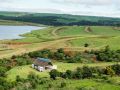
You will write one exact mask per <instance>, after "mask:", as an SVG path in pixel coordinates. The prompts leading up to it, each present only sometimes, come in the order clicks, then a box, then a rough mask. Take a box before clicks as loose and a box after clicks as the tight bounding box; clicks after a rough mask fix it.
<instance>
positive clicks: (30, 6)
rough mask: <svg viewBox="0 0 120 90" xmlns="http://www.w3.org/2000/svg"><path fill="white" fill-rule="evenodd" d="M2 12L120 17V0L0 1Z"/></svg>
mask: <svg viewBox="0 0 120 90" xmlns="http://www.w3.org/2000/svg"><path fill="white" fill-rule="evenodd" d="M0 11H24V12H38V13H58V14H73V15H90V16H107V17H120V0H0Z"/></svg>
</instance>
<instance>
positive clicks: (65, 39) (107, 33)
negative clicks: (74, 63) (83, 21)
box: [0, 26, 120, 58]
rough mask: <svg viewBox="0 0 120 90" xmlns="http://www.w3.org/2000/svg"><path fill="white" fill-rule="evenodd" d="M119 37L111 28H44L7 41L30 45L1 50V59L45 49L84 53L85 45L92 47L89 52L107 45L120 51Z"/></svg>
mask: <svg viewBox="0 0 120 90" xmlns="http://www.w3.org/2000/svg"><path fill="white" fill-rule="evenodd" d="M119 35H120V30H119V29H114V27H109V26H106V27H105V26H91V27H90V30H88V29H87V30H86V27H85V26H62V27H53V26H50V27H47V28H44V30H35V31H32V32H30V33H26V34H23V35H22V36H23V37H25V38H23V39H18V40H9V41H7V42H11V43H30V44H27V45H26V44H23V45H13V46H8V47H10V48H9V49H2V48H0V49H2V51H0V53H1V54H0V58H3V57H6V56H7V57H10V56H12V55H14V54H22V53H26V52H29V51H34V50H41V49H44V48H50V49H57V48H67V50H71V51H73V50H74V51H83V50H86V48H84V44H85V43H88V44H89V45H90V46H89V47H88V48H87V49H88V50H91V49H100V48H104V47H105V46H106V45H109V46H110V47H111V49H120V46H119V45H120V42H119V40H120V36H119ZM0 43H1V41H0ZM2 43H3V41H2ZM4 43H6V41H5V42H4ZM11 47H12V48H11ZM13 47H14V48H13Z"/></svg>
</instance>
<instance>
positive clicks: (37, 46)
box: [0, 36, 98, 58]
mask: <svg viewBox="0 0 120 90" xmlns="http://www.w3.org/2000/svg"><path fill="white" fill-rule="evenodd" d="M89 37H98V36H89ZM79 38H85V37H67V38H61V39H58V40H54V41H48V42H42V43H33V44H30V45H25V46H21V47H19V48H16V49H13V50H12V51H9V52H4V51H3V52H0V58H7V57H11V56H13V55H21V54H24V53H28V52H32V51H36V50H42V49H45V48H55V46H57V44H59V43H62V42H67V41H69V40H74V39H79Z"/></svg>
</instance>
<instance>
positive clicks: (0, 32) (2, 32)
mask: <svg viewBox="0 0 120 90" xmlns="http://www.w3.org/2000/svg"><path fill="white" fill-rule="evenodd" d="M43 28H44V27H36V26H2V25H0V40H3V39H20V38H22V37H20V36H19V35H20V34H24V33H27V32H30V31H32V30H38V29H43Z"/></svg>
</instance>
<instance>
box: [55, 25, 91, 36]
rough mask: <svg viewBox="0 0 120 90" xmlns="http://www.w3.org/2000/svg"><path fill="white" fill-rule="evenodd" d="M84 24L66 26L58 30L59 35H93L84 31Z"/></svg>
mask: <svg viewBox="0 0 120 90" xmlns="http://www.w3.org/2000/svg"><path fill="white" fill-rule="evenodd" d="M84 29H85V27H84V26H64V27H61V29H58V30H57V31H56V33H57V35H59V36H75V35H81V36H83V35H91V34H90V33H86V32H85V31H84Z"/></svg>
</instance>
